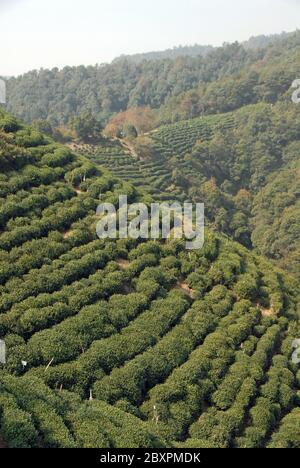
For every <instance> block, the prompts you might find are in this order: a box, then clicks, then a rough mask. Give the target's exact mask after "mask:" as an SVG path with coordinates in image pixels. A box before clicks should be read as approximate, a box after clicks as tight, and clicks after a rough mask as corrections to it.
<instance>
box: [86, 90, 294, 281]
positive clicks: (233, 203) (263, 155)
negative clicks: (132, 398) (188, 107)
mask: <svg viewBox="0 0 300 468" xmlns="http://www.w3.org/2000/svg"><path fill="white" fill-rule="evenodd" d="M299 111H300V106H297V105H295V104H293V103H292V101H291V99H290V100H289V102H278V103H277V104H265V103H259V104H255V105H250V106H244V107H243V108H241V109H239V110H236V111H234V112H229V113H225V114H217V115H212V116H203V117H198V118H195V119H190V120H186V121H182V122H177V123H175V124H169V125H164V126H162V127H159V128H158V129H156V130H154V131H153V132H151V133H150V134H148V135H147V136H146V137H145V136H144V137H138V138H137V139H136V140H135V141H134V140H133V141H132V142H131V146H133V148H135V152H136V153H137V154H136V155H134V154H132V152H130V148H129V150H128V149H127V150H126V146H125V145H126V142H125V143H124V142H123V143H122V142H121V143H122V144H123V146H122V144H121V143H119V142H108V141H106V142H104V143H103V144H102V147H101V146H94V147H93V146H90V148H89V149H88V150H87V149H82V150H81V152H82V153H83V154H85V155H86V156H87V157H88V158H90V159H91V160H92V161H93V162H96V163H98V164H101V165H103V166H105V167H107V168H108V169H109V170H110V171H112V172H113V173H114V174H116V175H118V176H119V177H122V179H125V180H126V181H129V182H132V183H133V184H134V185H135V186H138V187H139V188H140V189H141V190H143V191H145V192H146V193H148V194H151V195H152V196H154V198H156V199H161V200H162V199H169V200H174V199H175V200H176V199H177V200H180V201H182V200H194V201H204V202H205V206H206V216H207V219H208V221H209V222H210V223H211V225H212V226H213V227H214V228H216V229H217V230H218V231H221V232H224V233H226V234H228V235H229V236H231V237H233V238H234V239H235V240H237V241H238V242H240V243H242V244H243V245H245V246H246V247H248V248H253V247H254V248H256V249H258V252H260V253H262V254H264V255H266V256H268V257H270V258H271V259H273V260H275V261H276V262H277V264H278V265H280V266H281V267H283V268H284V269H287V270H288V271H290V272H291V273H293V274H294V275H296V276H297V277H298V278H299V255H300V246H299V239H300V231H299V229H300V224H299V181H300V179H299V176H300V173H299V160H300V159H299V154H300V130H299V129H300V113H299ZM140 141H142V142H143V144H142V145H141V144H140V143H139V142H140ZM124 146H125V149H124ZM149 148H150V151H149V150H148V149H149ZM148 153H149V154H148Z"/></svg>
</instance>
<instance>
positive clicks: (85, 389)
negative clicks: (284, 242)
mask: <svg viewBox="0 0 300 468" xmlns="http://www.w3.org/2000/svg"><path fill="white" fill-rule="evenodd" d="M0 129H1V136H0V138H1V139H0V141H1V147H0V164H1V177H0V223H1V233H0V284H1V286H0V294H1V296H0V312H1V314H0V338H1V339H4V340H5V343H6V346H7V362H6V364H5V365H2V366H1V369H0V433H1V435H2V438H3V440H4V442H5V444H6V445H7V446H8V447H41V446H42V447H74V446H75V447H108V448H109V447H161V446H168V447H170V446H174V445H178V446H187V447H188V446H198V447H204V446H217V447H248V446H250V447H265V446H269V445H271V446H273V445H275V446H279V445H283V446H286V447H289V446H291V447H299V446H300V441H299V431H298V429H297V407H298V406H299V395H298V392H299V387H300V381H299V372H298V366H297V365H295V364H293V362H292V360H291V354H292V352H293V349H292V342H293V340H294V339H295V338H297V337H299V333H300V329H299V316H298V315H297V299H298V285H297V283H296V282H294V281H293V280H292V279H291V278H289V277H287V276H286V275H284V274H283V273H282V272H281V271H280V270H277V269H276V268H274V267H272V266H271V265H270V264H269V263H268V262H266V261H265V260H263V259H262V258H260V257H257V256H256V255H254V254H252V253H250V252H248V251H247V250H246V249H245V248H244V247H242V246H240V245H239V244H238V243H234V242H232V241H230V240H229V239H228V238H226V237H224V236H220V235H219V234H214V233H212V232H210V231H207V233H206V242H205V245H204V248H203V249H202V250H200V251H194V252H187V251H186V250H185V246H184V243H182V242H180V241H169V242H166V243H164V242H159V241H148V242H140V241H139V240H134V241H133V240H106V241H105V240H100V239H98V238H97V237H96V233H95V223H96V221H97V219H96V217H95V210H96V206H97V205H98V203H99V200H101V201H112V202H114V203H117V198H118V195H119V194H121V193H127V194H128V197H129V200H130V201H133V200H138V199H139V198H141V195H140V194H139V192H137V191H136V190H135V188H133V187H132V186H131V185H130V184H128V183H126V182H122V181H120V180H119V179H117V178H116V177H114V176H111V175H109V174H108V173H107V172H106V171H105V170H104V169H102V168H101V167H100V166H97V165H94V164H92V163H91V162H89V161H88V160H87V159H85V158H83V157H79V156H77V155H76V154H74V153H72V152H71V151H70V150H69V149H67V148H64V147H62V146H60V145H57V144H55V143H54V142H53V141H51V140H50V139H48V138H47V137H44V136H43V135H41V134H39V133H37V132H36V131H34V130H32V129H31V128H29V127H24V126H23V125H21V124H19V123H18V122H17V121H16V120H15V119H14V118H12V117H10V116H9V115H7V114H3V113H1V117H0ZM297 372H298V374H297ZM91 397H92V398H93V399H92V400H91V401H90V398H91ZM154 406H155V407H156V409H155V410H154ZM291 428H292V430H291ZM297 431H298V432H297Z"/></svg>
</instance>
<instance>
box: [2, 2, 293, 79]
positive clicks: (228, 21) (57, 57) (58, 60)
mask: <svg viewBox="0 0 300 468" xmlns="http://www.w3.org/2000/svg"><path fill="white" fill-rule="evenodd" d="M299 23H300V0H84V1H80V0H51V1H50V0H49V1H48V0H0V41H1V42H0V51H1V60H0V75H3V76H8V75H16V74H21V73H23V72H26V71H28V70H32V69H36V68H42V67H43V68H51V67H55V66H57V67H63V66H65V65H80V64H84V65H89V64H95V63H101V62H107V61H111V60H112V59H113V58H114V57H116V56H118V55H120V54H128V53H136V52H146V51H152V50H162V49H166V48H169V47H173V46H174V45H179V44H183V45H185V44H194V43H200V44H213V45H221V44H222V43H223V42H225V41H226V42H233V41H235V40H245V39H248V38H249V37H250V36H252V35H258V34H271V33H278V32H281V31H283V30H285V31H293V30H295V29H297V28H298V27H299Z"/></svg>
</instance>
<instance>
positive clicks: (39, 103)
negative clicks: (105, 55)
mask: <svg viewBox="0 0 300 468" xmlns="http://www.w3.org/2000/svg"><path fill="white" fill-rule="evenodd" d="M258 43H260V42H259V41H258ZM261 43H262V44H264V47H263V48H256V47H244V46H243V45H241V44H238V43H234V44H231V45H224V46H223V47H220V48H216V49H214V50H212V51H211V52H210V53H208V54H207V55H206V56H205V57H203V56H201V55H198V56H196V57H189V56H184V57H178V58H176V59H171V58H166V59H161V60H149V61H147V60H146V61H143V62H140V63H135V62H132V61H131V60H129V59H128V60H127V59H126V58H124V59H121V60H118V61H116V62H114V63H112V64H106V65H98V66H89V67H84V66H80V67H65V68H64V69H62V70H58V69H52V70H40V71H32V72H29V73H26V74H24V75H22V76H20V77H18V78H11V79H10V80H8V90H7V96H8V104H7V109H8V110H9V111H11V112H12V113H13V114H14V115H16V116H17V117H19V118H21V119H23V120H24V121H26V122H32V121H33V120H36V119H43V120H45V119H46V120H48V121H49V122H50V123H51V125H52V126H53V127H55V126H59V125H62V124H68V123H69V122H70V120H71V118H72V117H74V116H78V115H79V114H81V113H84V112H86V111H89V112H91V113H92V114H93V115H94V116H95V117H96V118H97V119H100V120H101V122H102V123H106V122H107V121H108V120H109V119H110V118H111V117H112V116H113V115H114V114H116V113H119V112H120V111H124V110H126V109H130V108H135V107H142V106H150V107H151V108H153V109H159V108H161V107H162V106H165V107H164V108H163V111H162V119H161V120H163V121H164V122H166V121H170V119H174V118H176V119H177V120H178V119H182V118H190V117H194V116H196V115H201V113H203V112H210V113H214V112H215V111H218V112H220V111H221V112H222V111H227V110H232V106H233V105H234V106H240V105H244V104H245V103H247V104H249V103H254V102H257V101H259V100H261V99H262V100H265V101H267V102H273V101H274V99H277V98H278V96H280V95H281V94H283V93H284V92H285V91H286V90H287V88H288V86H290V81H291V76H290V75H292V73H291V72H292V71H295V69H297V66H298V64H299V62H300V61H299V44H300V32H296V33H295V34H292V35H287V36H285V35H283V36H282V38H278V40H275V39H274V40H272V41H270V42H269V41H264V40H261ZM298 68H299V66H298ZM226 77H227V78H228V80H227V83H226V86H225V89H220V90H219V91H218V80H220V79H222V78H226ZM293 77H294V75H293ZM236 83H239V87H237V86H236ZM270 87H271V88H270ZM232 88H235V95H234V96H233V97H232V98H231V97H230V96H229V98H227V95H228V94H229V95H230V94H231V93H232V91H234V90H233V89H232ZM193 90H195V93H194V94H192V95H190V94H189V93H191V92H192V91H193ZM186 93H187V94H186ZM224 93H225V95H224ZM210 95H211V99H210V98H209V96H210ZM224 99H225V101H226V102H225V103H224V102H223V100H224ZM219 101H220V102H219ZM227 101H228V102H227ZM232 101H233V102H232ZM174 114H175V116H174ZM159 116H160V113H159Z"/></svg>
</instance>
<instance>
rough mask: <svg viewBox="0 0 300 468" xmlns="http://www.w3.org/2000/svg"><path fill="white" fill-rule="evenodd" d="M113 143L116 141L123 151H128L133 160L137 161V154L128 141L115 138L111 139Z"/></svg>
mask: <svg viewBox="0 0 300 468" xmlns="http://www.w3.org/2000/svg"><path fill="white" fill-rule="evenodd" d="M113 141H117V142H118V143H120V145H121V146H122V147H123V148H124V150H125V151H129V153H130V154H131V156H132V157H133V158H134V159H139V155H138V154H137V152H136V151H135V149H134V147H133V145H132V144H131V143H129V142H128V141H125V140H122V138H117V137H115V138H113Z"/></svg>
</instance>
